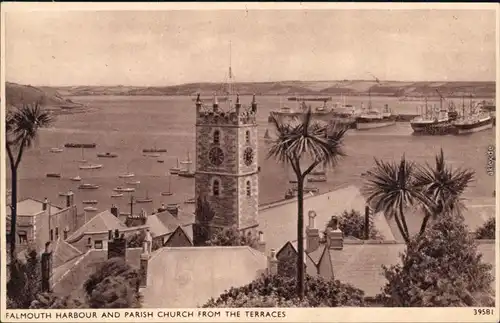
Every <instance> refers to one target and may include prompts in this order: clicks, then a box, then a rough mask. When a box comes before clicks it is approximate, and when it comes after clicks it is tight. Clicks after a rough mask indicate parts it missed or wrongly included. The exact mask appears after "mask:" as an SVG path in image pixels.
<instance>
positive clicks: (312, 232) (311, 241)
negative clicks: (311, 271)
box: [306, 210, 320, 253]
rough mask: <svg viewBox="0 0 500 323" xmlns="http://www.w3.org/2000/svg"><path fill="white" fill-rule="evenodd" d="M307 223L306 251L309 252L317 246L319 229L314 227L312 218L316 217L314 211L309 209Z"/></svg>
mask: <svg viewBox="0 0 500 323" xmlns="http://www.w3.org/2000/svg"><path fill="white" fill-rule="evenodd" d="M308 215H309V225H308V226H307V229H306V252H307V253H310V252H313V251H314V250H316V249H318V248H319V242H320V237H319V229H317V228H316V226H315V224H314V222H315V221H314V220H315V218H316V212H314V211H312V210H311V211H309V213H308Z"/></svg>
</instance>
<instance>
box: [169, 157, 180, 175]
mask: <svg viewBox="0 0 500 323" xmlns="http://www.w3.org/2000/svg"><path fill="white" fill-rule="evenodd" d="M180 170H181V168H180V167H179V158H177V166H176V167H172V168H170V169H169V171H170V174H174V175H177V174H179V172H180Z"/></svg>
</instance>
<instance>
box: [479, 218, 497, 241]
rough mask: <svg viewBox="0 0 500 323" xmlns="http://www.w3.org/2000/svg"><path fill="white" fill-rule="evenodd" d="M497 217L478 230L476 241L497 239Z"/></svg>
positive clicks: (490, 219)
mask: <svg viewBox="0 0 500 323" xmlns="http://www.w3.org/2000/svg"><path fill="white" fill-rule="evenodd" d="M495 228H496V223H495V217H494V216H492V217H490V218H489V219H488V221H486V222H485V223H484V224H483V225H482V226H480V227H479V228H478V229H477V230H476V239H491V240H494V239H495Z"/></svg>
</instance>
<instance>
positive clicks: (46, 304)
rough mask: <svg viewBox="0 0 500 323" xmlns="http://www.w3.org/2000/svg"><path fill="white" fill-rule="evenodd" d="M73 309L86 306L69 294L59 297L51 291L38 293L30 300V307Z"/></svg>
mask: <svg viewBox="0 0 500 323" xmlns="http://www.w3.org/2000/svg"><path fill="white" fill-rule="evenodd" d="M67 308H70V309H73V308H87V304H86V303H85V302H84V301H81V300H79V299H77V298H73V297H71V296H69V295H68V296H65V297H60V296H58V295H55V294H53V293H40V294H38V295H37V296H36V299H35V300H33V302H31V306H30V309H67Z"/></svg>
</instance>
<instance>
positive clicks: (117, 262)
mask: <svg viewBox="0 0 500 323" xmlns="http://www.w3.org/2000/svg"><path fill="white" fill-rule="evenodd" d="M84 290H85V293H86V295H87V302H88V305H89V306H90V308H127V307H140V302H141V295H140V293H139V273H138V272H137V270H135V269H133V268H131V267H130V266H129V265H128V264H127V263H126V262H125V260H124V259H123V258H119V257H116V258H111V259H108V260H107V261H106V262H104V263H102V264H100V265H99V266H98V267H97V269H96V271H95V272H94V273H93V274H92V275H90V277H89V278H88V279H87V280H86V281H85V283H84Z"/></svg>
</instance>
